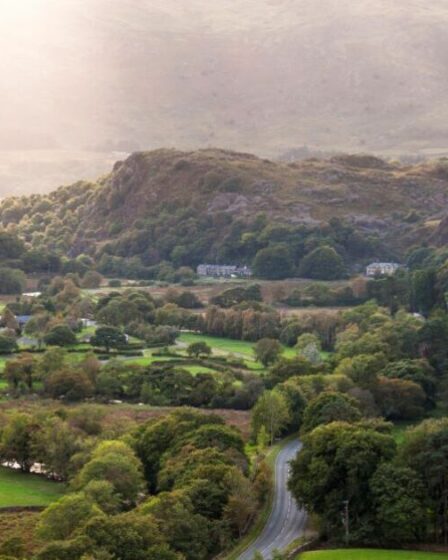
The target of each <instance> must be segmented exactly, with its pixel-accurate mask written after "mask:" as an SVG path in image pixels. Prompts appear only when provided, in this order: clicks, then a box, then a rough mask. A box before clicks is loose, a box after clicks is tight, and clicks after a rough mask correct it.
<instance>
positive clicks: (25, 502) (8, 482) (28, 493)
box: [0, 467, 65, 509]
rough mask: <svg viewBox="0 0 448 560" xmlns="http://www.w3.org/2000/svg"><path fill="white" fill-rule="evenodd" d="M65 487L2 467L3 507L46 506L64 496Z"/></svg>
mask: <svg viewBox="0 0 448 560" xmlns="http://www.w3.org/2000/svg"><path fill="white" fill-rule="evenodd" d="M64 491H65V487H64V486H63V485H62V484H59V483H57V482H51V481H50V480H46V479H45V478H43V477H40V476H38V475H35V474H24V473H21V472H20V471H16V470H13V469H7V468H5V467H0V509H1V508H2V507H19V506H20V507H24V506H46V505H48V504H50V503H51V502H54V501H55V500H57V499H58V498H60V497H61V496H62V494H63V493H64Z"/></svg>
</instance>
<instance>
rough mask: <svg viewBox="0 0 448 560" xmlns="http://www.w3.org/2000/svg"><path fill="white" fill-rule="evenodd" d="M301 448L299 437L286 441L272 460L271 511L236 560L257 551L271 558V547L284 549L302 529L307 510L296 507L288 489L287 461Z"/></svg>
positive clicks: (249, 559) (265, 557) (267, 559)
mask: <svg viewBox="0 0 448 560" xmlns="http://www.w3.org/2000/svg"><path fill="white" fill-rule="evenodd" d="M300 449H301V443H300V442H299V441H298V440H293V441H289V442H288V443H286V444H285V445H284V447H282V449H281V450H280V452H279V454H278V455H277V459H276V461H275V471H274V476H275V484H274V498H273V505H272V510H271V514H270V516H269V519H268V521H267V523H266V525H265V526H264V529H263V530H262V532H261V533H260V535H259V536H258V537H257V539H256V540H255V541H254V542H253V543H252V544H251V545H249V547H248V548H247V549H246V550H245V551H244V552H243V553H242V554H241V555H240V556H239V558H238V560H252V558H253V556H254V554H255V552H256V551H258V552H260V554H261V555H262V556H263V558H264V559H265V560H270V559H271V558H272V553H273V552H274V550H276V549H278V550H282V549H284V548H286V547H287V546H288V545H289V544H290V543H291V542H292V541H293V540H295V539H297V538H298V537H301V536H302V535H303V534H304V531H305V524H306V517H307V516H306V512H305V511H304V510H303V509H299V508H298V507H297V504H296V501H295V500H294V498H293V496H292V494H291V492H290V491H289V490H288V486H287V484H288V478H289V472H290V465H289V463H290V461H292V460H293V459H294V458H295V456H296V454H297V452H298V451H300Z"/></svg>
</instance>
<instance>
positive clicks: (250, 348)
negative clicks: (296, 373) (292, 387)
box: [178, 333, 297, 361]
mask: <svg viewBox="0 0 448 560" xmlns="http://www.w3.org/2000/svg"><path fill="white" fill-rule="evenodd" d="M199 341H201V342H205V343H207V344H208V345H209V346H210V347H211V348H212V349H213V350H215V351H216V353H219V354H234V355H235V356H237V357H241V358H245V359H249V360H252V361H255V357H254V346H255V343H254V342H248V341H246V340H232V339H231V338H220V337H218V336H207V335H204V334H195V333H182V334H181V335H180V337H179V338H178V342H180V343H181V344H183V345H187V346H188V345H189V344H192V343H193V342H199ZM296 355H297V351H296V350H295V349H294V348H289V347H287V346H284V347H283V354H282V356H284V357H285V358H293V357H294V356H296Z"/></svg>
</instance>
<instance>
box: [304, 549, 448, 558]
mask: <svg viewBox="0 0 448 560" xmlns="http://www.w3.org/2000/svg"><path fill="white" fill-rule="evenodd" d="M438 559H440V560H447V559H448V554H445V553H438V552H419V551H414V550H375V549H361V548H359V549H349V550H316V551H314V552H304V553H303V554H299V556H298V557H297V560H438Z"/></svg>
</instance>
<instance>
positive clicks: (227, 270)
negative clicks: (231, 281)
mask: <svg viewBox="0 0 448 560" xmlns="http://www.w3.org/2000/svg"><path fill="white" fill-rule="evenodd" d="M196 271H197V273H198V276H210V277H212V278H238V277H239V278H248V277H250V276H252V270H251V269H250V268H249V267H247V266H243V267H238V266H235V265H230V264H200V265H199V266H198V268H197V270H196Z"/></svg>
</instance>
